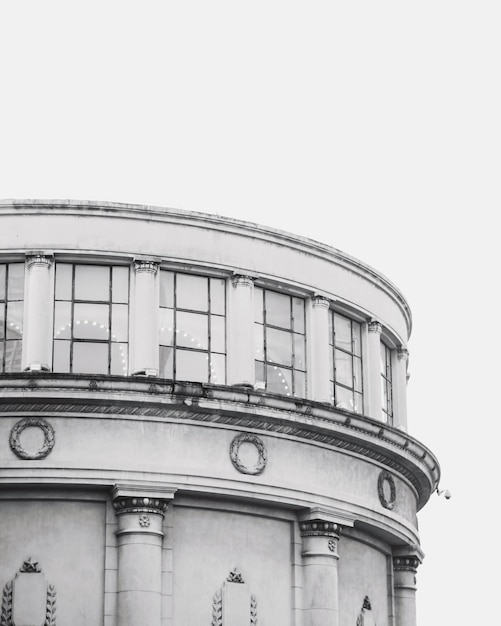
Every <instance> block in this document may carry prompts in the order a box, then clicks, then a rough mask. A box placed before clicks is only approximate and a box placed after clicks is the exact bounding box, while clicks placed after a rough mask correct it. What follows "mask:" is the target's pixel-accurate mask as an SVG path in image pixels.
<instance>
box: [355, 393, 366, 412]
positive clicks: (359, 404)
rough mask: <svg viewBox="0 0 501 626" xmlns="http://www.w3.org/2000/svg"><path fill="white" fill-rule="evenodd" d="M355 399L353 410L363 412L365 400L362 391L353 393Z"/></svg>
mask: <svg viewBox="0 0 501 626" xmlns="http://www.w3.org/2000/svg"><path fill="white" fill-rule="evenodd" d="M353 401H354V403H355V405H354V407H353V410H354V411H355V413H363V410H364V402H363V396H362V394H361V393H354V394H353Z"/></svg>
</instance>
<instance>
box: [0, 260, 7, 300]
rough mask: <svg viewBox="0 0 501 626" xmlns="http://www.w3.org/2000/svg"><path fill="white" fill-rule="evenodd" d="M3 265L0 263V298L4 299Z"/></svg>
mask: <svg viewBox="0 0 501 626" xmlns="http://www.w3.org/2000/svg"><path fill="white" fill-rule="evenodd" d="M5 274H6V272H5V265H0V300H5Z"/></svg>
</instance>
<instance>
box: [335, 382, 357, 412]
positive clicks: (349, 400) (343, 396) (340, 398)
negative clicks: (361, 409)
mask: <svg viewBox="0 0 501 626" xmlns="http://www.w3.org/2000/svg"><path fill="white" fill-rule="evenodd" d="M354 407H355V402H354V401H353V392H352V391H350V390H349V389H345V388H344V387H339V386H338V385H336V408H338V409H346V410H347V411H353V409H354Z"/></svg>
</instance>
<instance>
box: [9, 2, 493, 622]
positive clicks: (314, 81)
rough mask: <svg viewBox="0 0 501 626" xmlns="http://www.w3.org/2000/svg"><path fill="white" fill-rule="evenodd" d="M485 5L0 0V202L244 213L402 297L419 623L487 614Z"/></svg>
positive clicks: (489, 142)
mask: <svg viewBox="0 0 501 626" xmlns="http://www.w3.org/2000/svg"><path fill="white" fill-rule="evenodd" d="M500 18H501V5H500V4H499V2H494V1H493V2H486V1H482V0H476V1H470V2H465V1H461V0H455V1H440V0H435V1H433V2H431V1H428V0H424V1H419V2H409V1H405V0H400V1H399V2H396V1H395V2H389V1H384V0H382V1H379V2H376V1H374V0H372V1H370V2H365V1H358V2H357V1H354V0H350V1H348V0H345V1H344V2H336V1H334V0H333V1H331V2H316V1H315V0H310V1H308V2H306V1H302V2H294V1H288V2H282V1H279V0H267V1H260V0H254V1H253V2H240V1H238V0H233V1H232V2H230V1H228V2H221V1H217V0H213V1H209V0H205V1H203V2H190V1H184V2H169V1H164V2H148V1H144V0H143V1H142V2H136V3H132V2H125V1H120V2H112V1H101V2H95V1H89V0H87V1H85V2H83V1H82V2H78V1H74V2H68V1H66V2H52V1H50V0H46V1H45V2H40V1H37V2H25V1H23V0H18V1H17V2H5V1H4V2H2V1H1V0H0V197H1V198H44V199H47V198H60V199H63V198H72V199H87V200H109V201H122V202H132V203H134V202H137V203H143V204H156V205H161V206H171V207H177V208H183V209H193V210H198V211H206V212H208V213H217V214H219V215H225V216H229V217H234V218H239V219H244V220H247V221H252V222H258V223H261V224H265V225H268V226H272V227H277V228H281V229H284V230H287V231H290V232H293V233H297V234H302V235H305V236H307V237H310V238H313V239H317V240H319V241H322V242H324V243H327V244H330V245H332V246H334V247H336V248H339V249H341V250H343V251H345V252H347V253H348V254H351V255H353V256H356V257H358V258H360V259H361V260H362V261H364V262H366V263H368V264H369V265H371V266H373V267H374V268H376V269H377V270H379V271H381V272H383V273H384V274H385V275H386V276H388V277H389V278H390V280H392V281H393V282H394V283H395V284H396V285H397V286H398V287H399V288H400V289H401V290H402V291H403V293H404V294H405V296H406V297H407V298H408V300H409V302H410V305H411V308H412V310H413V314H414V331H413V334H412V338H411V340H410V344H409V350H410V353H411V357H410V371H411V379H410V382H409V420H410V428H409V431H410V433H411V434H413V435H414V436H416V437H417V438H419V439H420V440H421V441H423V443H425V444H426V445H427V446H429V447H430V448H431V450H432V451H433V452H434V453H435V454H437V456H438V457H439V459H440V462H441V465H442V476H443V478H442V481H441V487H443V488H448V489H450V490H451V491H452V493H453V498H452V499H451V500H448V501H447V500H445V499H444V498H443V497H438V496H437V495H436V494H435V495H433V496H432V498H431V500H430V502H429V504H428V505H427V507H425V509H424V510H423V511H422V512H421V514H420V529H421V538H422V544H423V548H424V551H425V553H426V555H427V556H426V559H425V562H424V563H423V565H422V566H421V567H420V569H419V572H418V585H419V591H418V621H419V625H420V626H433V625H435V624H436V625H438V624H455V625H462V624H465V625H466V624H468V625H470V624H482V623H491V621H492V615H493V614H494V615H495V614H499V611H498V610H497V609H494V608H493V607H494V606H496V602H497V598H498V594H499V579H496V577H495V576H493V574H492V571H497V570H498V564H499V559H500V556H501V553H500V549H499V532H498V528H497V527H495V521H497V519H499V517H498V515H499V513H497V516H496V512H498V510H499V506H498V494H497V492H498V485H499V470H498V464H497V458H496V457H497V455H498V454H499V434H500V428H499V419H500V416H499V356H500V354H501V351H500V349H501V346H500V341H499V335H500V322H499V290H500V281H499V244H498V239H499V226H498V221H497V213H498V211H499V204H500V199H501V193H500V178H499V172H500V165H501V147H500V146H501V122H500V119H501V90H500V64H501V42H500V41H501V38H500V29H501V19H500ZM496 583H497V584H496ZM363 595H364V591H363V590H362V589H361V597H363Z"/></svg>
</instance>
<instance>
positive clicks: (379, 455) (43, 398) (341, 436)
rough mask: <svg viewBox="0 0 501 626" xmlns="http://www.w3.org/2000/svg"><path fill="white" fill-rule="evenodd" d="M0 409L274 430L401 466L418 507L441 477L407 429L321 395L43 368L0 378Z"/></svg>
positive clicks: (390, 466)
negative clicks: (310, 397)
mask: <svg viewBox="0 0 501 626" xmlns="http://www.w3.org/2000/svg"><path fill="white" fill-rule="evenodd" d="M0 413H1V414H3V415H5V414H12V413H15V414H24V415H31V414H37V415H46V414H48V413H50V414H58V413H59V414H63V413H64V414H68V413H69V414H71V413H77V414H79V415H103V416H106V415H115V416H121V415H123V416H131V417H134V416H137V417H138V418H139V417H141V418H153V419H160V420H166V421H174V422H176V421H177V422H186V421H190V422H194V423H197V422H198V423H204V424H219V425H226V426H231V427H235V428H238V429H246V430H252V431H254V432H262V433H265V432H266V433H270V434H271V433H275V434H277V435H279V436H284V437H290V438H294V439H296V440H299V441H304V442H308V443H311V444H313V445H315V444H316V445H322V446H327V447H330V448H333V449H338V450H342V451H344V452H346V453H349V454H355V455H358V456H362V457H365V458H367V459H369V460H371V461H373V462H376V463H378V464H380V465H382V466H385V467H387V468H388V469H391V470H392V471H393V472H396V473H398V474H400V476H401V477H402V478H403V479H405V480H406V481H407V482H408V483H409V484H411V485H412V486H413V488H414V490H415V492H416V497H417V507H418V509H420V508H421V507H422V506H424V504H425V503H426V502H427V501H428V499H429V497H430V495H431V493H432V492H433V491H434V489H435V488H436V486H437V485H438V482H439V479H440V468H439V465H438V461H437V459H436V458H435V456H434V455H433V454H432V453H431V452H430V451H429V450H428V448H426V447H425V446H423V445H422V444H421V443H420V442H419V441H417V440H416V439H414V438H412V437H410V436H409V435H407V434H406V433H404V432H402V431H400V430H398V429H395V428H392V427H390V426H388V425H386V424H382V423H380V422H377V421H375V420H372V419H370V418H366V417H362V416H359V415H355V414H350V413H347V412H344V411H339V410H336V409H334V408H330V407H328V405H323V404H320V403H315V402H311V401H306V400H297V399H296V400H291V399H289V398H285V397H281V396H273V395H270V394H266V393H262V392H255V391H243V390H235V389H233V388H230V387H215V386H209V385H202V384H194V383H175V384H166V383H165V381H164V380H163V379H148V381H140V380H137V379H135V380H131V379H130V378H118V377H117V378H109V377H99V376H92V377H90V376H85V377H83V376H82V377H78V376H71V375H63V376H62V375H54V374H48V373H41V374H37V375H36V376H33V375H29V374H21V375H4V376H2V378H0Z"/></svg>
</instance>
